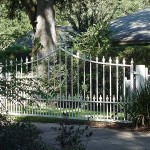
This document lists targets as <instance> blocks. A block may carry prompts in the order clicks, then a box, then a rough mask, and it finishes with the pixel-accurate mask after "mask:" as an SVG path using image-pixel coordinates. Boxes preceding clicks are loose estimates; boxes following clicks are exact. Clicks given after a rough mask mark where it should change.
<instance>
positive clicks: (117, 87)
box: [113, 57, 119, 120]
mask: <svg viewBox="0 0 150 150" xmlns="http://www.w3.org/2000/svg"><path fill="white" fill-rule="evenodd" d="M118 63H119V60H118V57H116V102H117V104H116V105H117V108H116V109H117V110H113V111H114V112H113V113H114V115H115V113H116V112H115V111H117V120H118V106H119V105H118V93H119V71H118ZM113 105H114V106H115V104H114V103H113ZM114 108H115V107H114Z"/></svg>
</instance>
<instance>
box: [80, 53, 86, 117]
mask: <svg viewBox="0 0 150 150" xmlns="http://www.w3.org/2000/svg"><path fill="white" fill-rule="evenodd" d="M83 58H84V61H83V109H84V115H85V103H86V102H85V99H86V95H85V92H86V90H87V89H86V84H85V74H86V73H85V55H84V56H83ZM81 111H82V110H81Z"/></svg>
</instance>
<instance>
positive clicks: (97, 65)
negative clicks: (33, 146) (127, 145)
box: [0, 48, 134, 121]
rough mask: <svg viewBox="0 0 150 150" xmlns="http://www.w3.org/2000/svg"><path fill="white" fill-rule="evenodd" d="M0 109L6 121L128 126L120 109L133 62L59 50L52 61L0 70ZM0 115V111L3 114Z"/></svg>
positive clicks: (6, 65) (40, 60) (34, 59)
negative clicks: (30, 119)
mask: <svg viewBox="0 0 150 150" xmlns="http://www.w3.org/2000/svg"><path fill="white" fill-rule="evenodd" d="M1 66H2V71H1V72H0V74H1V80H0V104H1V105H0V108H1V111H2V110H5V112H8V113H9V114H11V115H32V116H47V117H62V116H63V115H67V116H68V117H69V118H74V119H84V120H87V119H91V120H95V121H130V118H129V116H128V114H127V112H126V109H125V107H123V105H124V104H126V103H127V99H126V97H127V95H128V92H131V91H133V88H134V70H133V61H132V60H131V64H126V62H125V59H123V61H122V62H119V60H118V58H116V60H112V59H111V58H109V59H108V60H106V59H105V58H104V57H102V58H98V57H96V58H92V57H91V56H90V58H87V57H86V56H85V55H83V54H80V53H76V54H75V53H74V52H73V51H68V50H67V49H62V48H60V49H59V50H57V51H56V53H55V55H54V54H51V55H49V56H47V57H45V58H39V57H38V56H36V57H32V58H25V59H24V58H21V60H19V61H18V60H16V61H15V62H13V61H10V62H7V61H6V62H5V63H3V64H2V65H1ZM3 112H4V111H3Z"/></svg>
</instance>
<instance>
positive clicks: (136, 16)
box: [110, 8, 150, 45]
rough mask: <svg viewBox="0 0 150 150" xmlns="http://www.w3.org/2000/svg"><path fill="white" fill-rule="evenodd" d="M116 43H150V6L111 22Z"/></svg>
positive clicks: (113, 38)
mask: <svg viewBox="0 0 150 150" xmlns="http://www.w3.org/2000/svg"><path fill="white" fill-rule="evenodd" d="M110 30H111V31H112V40H113V43H116V44H120V45H123V44H150V8H146V9H144V10H140V11H137V12H135V13H132V14H129V15H127V16H124V17H120V18H118V19H117V20H115V21H113V22H112V23H111V24H110Z"/></svg>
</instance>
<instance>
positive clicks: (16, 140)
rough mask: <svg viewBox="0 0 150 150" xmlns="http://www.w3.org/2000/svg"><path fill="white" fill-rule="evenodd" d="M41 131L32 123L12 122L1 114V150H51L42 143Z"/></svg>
mask: <svg viewBox="0 0 150 150" xmlns="http://www.w3.org/2000/svg"><path fill="white" fill-rule="evenodd" d="M40 133H41V131H40V130H39V129H37V128H36V127H35V126H34V125H33V124H31V123H30V122H17V123H16V122H11V121H9V120H7V118H6V117H5V116H2V115H1V114H0V149H2V150H18V149H19V150H41V149H42V150H50V148H48V146H47V145H46V144H45V143H44V142H43V141H42V139H41V137H40V136H39V134H40Z"/></svg>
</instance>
